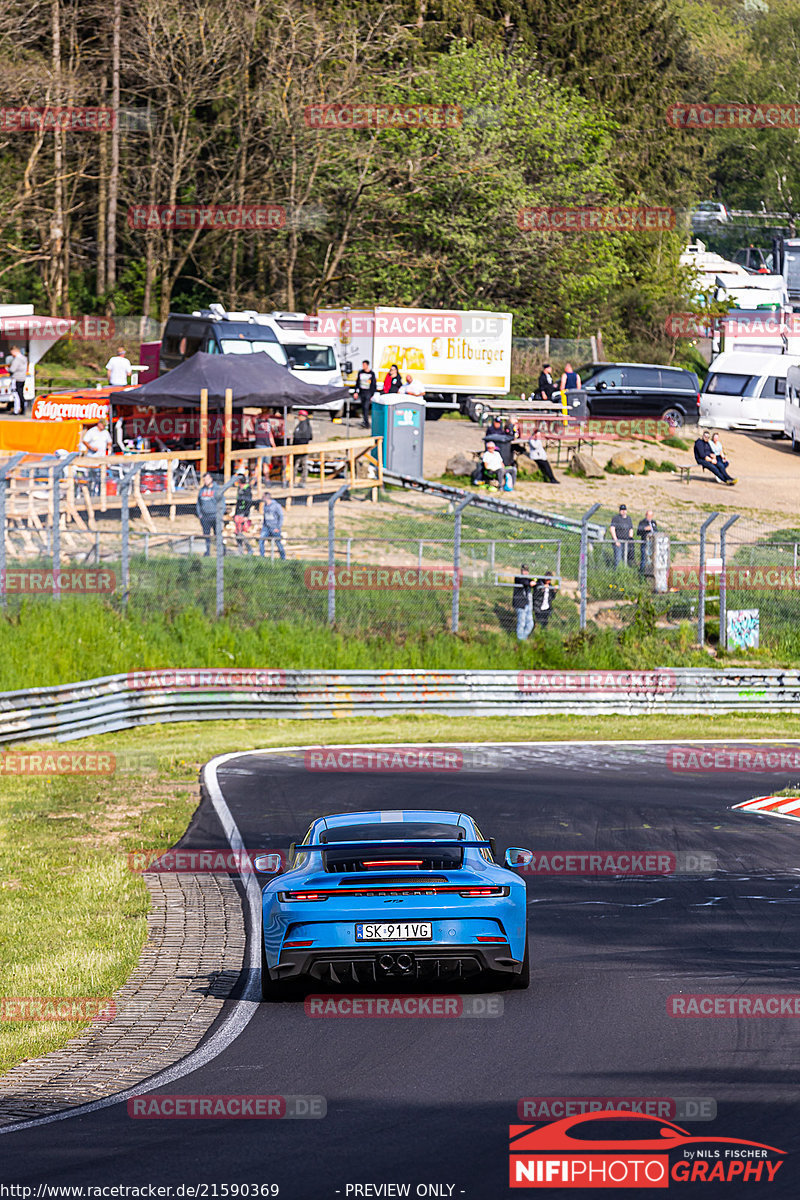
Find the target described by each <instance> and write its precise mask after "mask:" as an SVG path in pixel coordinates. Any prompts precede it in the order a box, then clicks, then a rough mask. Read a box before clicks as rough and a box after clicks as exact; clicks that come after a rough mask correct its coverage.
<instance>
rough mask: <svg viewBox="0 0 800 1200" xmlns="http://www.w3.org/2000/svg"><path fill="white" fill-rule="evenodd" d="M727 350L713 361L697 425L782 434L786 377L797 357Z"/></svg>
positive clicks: (777, 348)
mask: <svg viewBox="0 0 800 1200" xmlns="http://www.w3.org/2000/svg"><path fill="white" fill-rule="evenodd" d="M775 350H776V353H774V354H770V353H767V352H764V351H762V352H760V353H758V354H751V353H747V352H743V351H741V350H730V351H726V352H725V353H724V354H720V355H719V356H718V357H717V358H715V359H714V361H713V362H712V364H711V366H710V367H709V369H708V375H707V376H706V381H705V383H704V384H703V390H702V391H701V393H700V423H701V424H703V425H708V426H710V427H711V428H716V429H742V430H754V431H763V432H765V433H783V430H784V402H785V399H786V376H787V372H788V371H789V368H790V367H796V366H800V357H796V356H794V355H792V354H781V353H779V351H780V344H778V345H776V347H775Z"/></svg>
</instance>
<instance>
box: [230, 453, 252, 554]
mask: <svg viewBox="0 0 800 1200" xmlns="http://www.w3.org/2000/svg"><path fill="white" fill-rule="evenodd" d="M252 507H253V489H252V488H251V486H250V484H249V483H248V482H247V476H246V475H245V474H244V472H240V473H239V474H238V475H237V476H236V506H235V508H234V510H233V527H234V529H235V530H236V545H237V546H238V547H239V553H240V554H252V553H253V551H252V549H251V546H250V542H249V540H248V538H247V535H248V534H249V533H250V530H251V529H252V527H253V522H252V521H251V520H250V509H251V508H252Z"/></svg>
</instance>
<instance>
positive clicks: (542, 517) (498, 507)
mask: <svg viewBox="0 0 800 1200" xmlns="http://www.w3.org/2000/svg"><path fill="white" fill-rule="evenodd" d="M383 479H384V482H385V483H389V484H392V485H393V486H395V487H402V488H411V489H414V490H415V491H418V492H424V493H425V494H426V495H428V496H441V497H442V498H443V499H445V500H450V501H454V502H458V501H459V500H463V499H464V497H465V496H472V501H471V504H472V507H473V508H482V509H484V510H485V511H486V512H492V513H496V514H497V515H498V516H501V517H514V518H516V519H517V520H518V521H533V522H534V523H535V524H537V525H547V526H548V527H549V528H550V529H567V530H569V531H570V533H580V531H581V523H580V521H576V520H574V519H573V518H572V517H564V516H561V515H560V514H558V513H545V512H539V511H537V509H535V508H528V507H527V506H526V505H524V504H514V503H513V501H511V500H500V499H493V498H492V497H490V496H481V495H479V494H478V493H475V492H468V491H466V490H465V489H464V488H457V487H451V486H450V485H449V484H447V483H432V482H431V481H430V480H428V479H418V478H416V477H415V476H413V475H398V474H397V473H396V472H395V471H384V472H383ZM588 529H589V541H592V542H601V541H602V540H603V538H604V537H605V534H606V527H605V525H598V524H596V523H595V522H591V523H590V524H589V526H588Z"/></svg>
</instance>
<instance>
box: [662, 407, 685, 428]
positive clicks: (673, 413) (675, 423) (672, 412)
mask: <svg viewBox="0 0 800 1200" xmlns="http://www.w3.org/2000/svg"><path fill="white" fill-rule="evenodd" d="M661 420H662V421H666V422H667V423H668V424H670V425H671V426H672V428H673V429H683V427H684V425H685V424H686V417H685V415H684V413H682V412H681V410H680V409H679V408H665V409H664V411H663V413H662V414H661Z"/></svg>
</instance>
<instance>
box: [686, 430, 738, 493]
mask: <svg viewBox="0 0 800 1200" xmlns="http://www.w3.org/2000/svg"><path fill="white" fill-rule="evenodd" d="M710 438H711V433H710V432H709V430H708V429H704V430H703V435H702V437H699V438H698V439H697V441H696V442H695V444H694V460H695V462H696V463H697V464H698V466H701V467H702V468H703V469H704V470H706V471H710V472H711V474H712V475H714V476H715V477H716V478H717V479H719V480H720V482H721V483H727V484H728V485H729V486H732V485H733V484H734V483H736V480H735V479H734V478H733V477H732V476H731V475H729V474H728V472H727V471H726V470H725V467H724V466H723V464H722V462H721V460H720V459H719V457H718V456H717V455H716V454H715V453H714V451H713V450H712V449H711V444H710Z"/></svg>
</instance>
